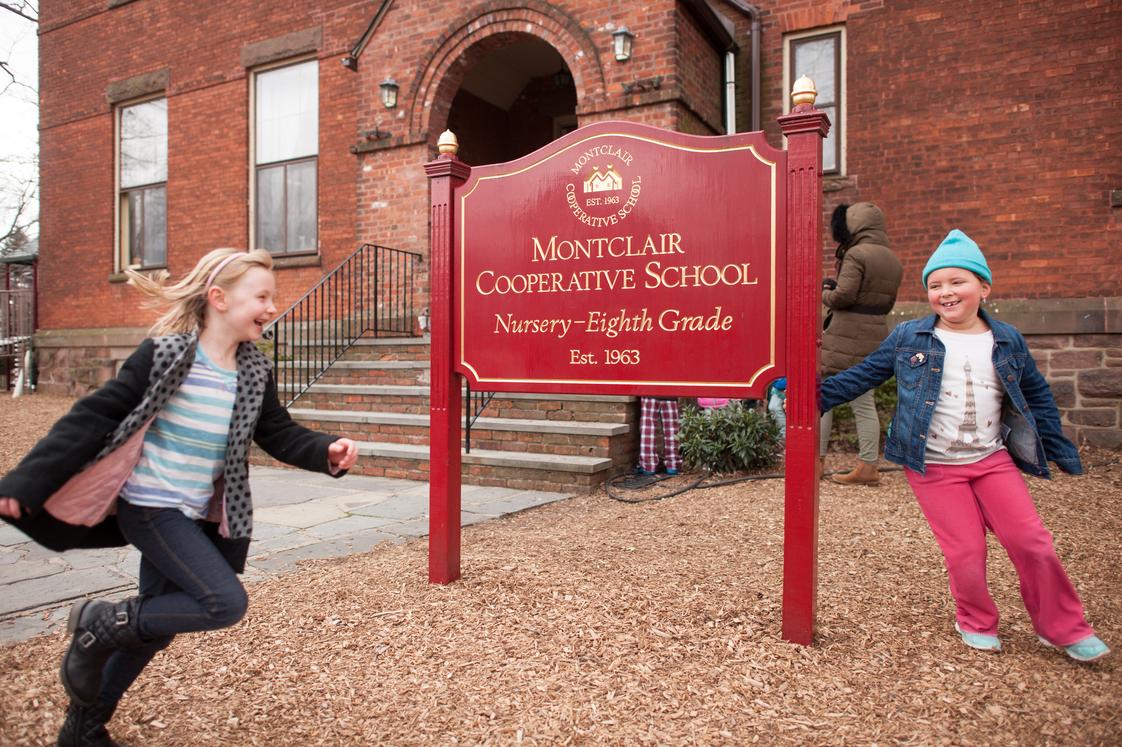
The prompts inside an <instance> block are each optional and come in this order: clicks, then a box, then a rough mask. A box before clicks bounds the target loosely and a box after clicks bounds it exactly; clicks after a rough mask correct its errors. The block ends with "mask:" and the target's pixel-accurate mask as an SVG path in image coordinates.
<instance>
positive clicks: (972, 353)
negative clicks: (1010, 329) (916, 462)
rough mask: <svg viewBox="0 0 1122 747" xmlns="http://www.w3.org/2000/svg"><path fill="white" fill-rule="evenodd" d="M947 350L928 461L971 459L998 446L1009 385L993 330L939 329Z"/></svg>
mask: <svg viewBox="0 0 1122 747" xmlns="http://www.w3.org/2000/svg"><path fill="white" fill-rule="evenodd" d="M935 336H936V337H938V338H939V340H940V342H942V343H943V347H945V348H946V350H947V354H946V357H945V358H944V359H943V380H942V386H941V387H940V390H939V399H938V400H936V402H935V414H934V415H933V416H932V417H931V425H930V426H929V429H928V431H927V447H926V456H925V461H926V462H927V463H928V464H971V463H973V462H978V461H981V460H983V459H985V458H986V457H988V456H989V455H990V454H992V453H994V452H995V451H997V450H998V449H1001V448H1004V447H1003V445H1002V442H1001V399H1002V397H1003V396H1004V392H1005V390H1004V389H1002V388H1001V382H1000V381H999V380H998V378H997V371H996V370H995V369H994V367H993V332H986V333H985V334H981V335H967V334H963V333H961V332H948V331H947V330H945V329H938V328H936V329H935Z"/></svg>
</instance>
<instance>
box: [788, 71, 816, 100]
mask: <svg viewBox="0 0 1122 747" xmlns="http://www.w3.org/2000/svg"><path fill="white" fill-rule="evenodd" d="M816 98H818V89H817V88H815V87H814V81H813V80H811V79H810V78H809V77H807V76H806V75H803V76H800V77H799V79H798V80H796V81H795V85H794V86H793V87H792V88H791V102H792V103H793V104H794V105H795V106H800V105H802V104H807V105H809V106H814V100H815V99H816Z"/></svg>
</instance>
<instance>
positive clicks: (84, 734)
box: [58, 701, 122, 747]
mask: <svg viewBox="0 0 1122 747" xmlns="http://www.w3.org/2000/svg"><path fill="white" fill-rule="evenodd" d="M115 710H117V704H116V703H114V704H113V705H104V704H103V703H98V704H96V705H93V706H90V707H86V706H80V705H78V704H77V703H75V702H74V701H70V707H69V708H67V709H66V720H65V721H63V722H62V730H61V731H59V733H58V747H122V745H121V744H119V743H118V742H114V741H113V740H112V738H110V736H109V732H107V731H106V730H105V725H106V724H108V723H109V719H111V718H113V712H114V711H115Z"/></svg>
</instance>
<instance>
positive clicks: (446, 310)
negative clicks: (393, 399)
mask: <svg viewBox="0 0 1122 747" xmlns="http://www.w3.org/2000/svg"><path fill="white" fill-rule="evenodd" d="M437 147H438V148H439V150H440V155H439V156H438V157H437V159H436V160H435V161H432V162H430V163H427V164H425V173H426V174H427V175H428V177H429V190H430V192H429V194H430V202H431V208H432V212H431V213H430V216H429V217H430V229H429V230H430V234H431V237H432V238H431V244H430V259H429V293H430V300H431V304H432V311H431V312H430V313H431V315H432V319H431V321H430V324H431V327H430V329H431V339H430V347H429V355H430V360H431V365H432V373H431V384H430V389H429V581H430V582H431V583H434V584H448V583H451V582H453V581H455V580H456V579H458V578H459V577H460V484H461V477H460V417H461V403H462V401H463V394H462V391H461V386H462V384H461V382H460V376H459V374H457V373H456V372H455V371H453V370H452V335H453V328H452V309H453V299H454V286H453V273H452V239H453V235H454V230H453V224H454V219H455V200H454V199H453V198H454V196H455V193H456V187H458V186H460V185H461V184H463V183H464V180H465V179H467V178H468V175H469V174H470V173H471V169H470V168H469V167H468V166H467V165H466V164H465V163H464V162H463V161H461V160H460V159H458V158H456V150H457V149H458V144H457V143H456V138H455V136H454V135H452V133H451V132H445V133H444V134H443V135H442V136H441V137H440V142H439V143H438V146H437Z"/></svg>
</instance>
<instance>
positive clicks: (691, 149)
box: [457, 132, 778, 388]
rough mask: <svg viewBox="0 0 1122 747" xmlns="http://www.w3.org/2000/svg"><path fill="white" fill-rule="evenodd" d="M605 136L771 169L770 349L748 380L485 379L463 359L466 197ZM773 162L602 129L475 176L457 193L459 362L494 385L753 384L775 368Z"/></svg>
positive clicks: (733, 148) (480, 380)
mask: <svg viewBox="0 0 1122 747" xmlns="http://www.w3.org/2000/svg"><path fill="white" fill-rule="evenodd" d="M608 137H617V138H627V139H629V140H638V141H641V142H645V143H651V144H653V145H661V146H664V147H668V148H673V149H675V150H682V151H689V152H693V153H722V152H736V151H742V150H746V151H748V152H750V153H751V154H752V155H753V156H755V158H756V160H758V161H759V162H760V163H762V164H764V165H765V166H767V167H768V168H769V169H770V170H771V318H770V337H769V346H770V347H769V351H768V354H769V360H768V361H767V363H765V364H764V365H763V366H761V367H760V368H759V369H758V370H756V371H755V373H753V374H752V375H751V376H750V377H749V379H748V381H747V382H743V381H704V382H702V381H650V380H627V381H621V380H618V379H611V380H600V379H488V378H483V377H481V376H480V375H479V372H478V371H476V370H475V367H474V366H472V365H471V364H470V363H468V362H467V360H466V359H465V357H464V299H465V298H466V288H465V287H464V280H465V274H466V273H465V271H464V255H465V254H466V246H467V225H466V223H465V215H466V212H467V198H468V197H470V196H471V194H472V192H475V190H476V189H477V188H478V187H479V185H480V184H482V183H483V182H485V181H490V180H492V179H505V178H507V177H510V176H517V175H519V174H522V173H525V172H527V171H529V170H530V169H533V168H537V167H538V166H540V165H542V164H543V163H546V162H547V161H549V160H551V159H553V158H556V157H558V156H560V155H562V154H563V153H566V152H568V151H570V150H572V149H573V148H576V147H577V146H580V145H583V144H584V143H587V142H589V141H591V140H597V139H602V138H608ZM776 165H777V163H776V162H775V161H771V160H768V159H767V158H764V157H763V156H762V155H760V152H759V151H757V150H756V146H755V144H753V143H748V144H746V145H736V146H727V147H721V148H699V147H692V146H687V145H679V144H677V143H668V142H665V141H663V140H656V139H654V138H650V137H644V136H642V135H632V134H626V133H620V132H602V133H597V134H595V135H589V136H588V137H586V138H584V139H582V140H577V141H576V142H574V143H571V144H569V145H568V146H566V147H564V148H562V149H561V150H559V151H557V152H556V153H551V154H550V155H548V156H546V157H545V158H542V159H541V160H539V161H534V162H533V163H531V164H528V165H527V166H523V167H522V168H520V169H518V170H517V171H511V172H509V173H506V174H494V175H492V176H481V177H478V178H477V179H476V181H475V184H473V185H472V186H471V190H470V191H468V192H467V193H465V194H462V195H460V196H459V197H460V215H459V218H460V241H459V248H458V252H457V253H458V255H459V257H458V259H459V263H460V273H459V274H460V339H459V348H460V351H459V352H460V355H459V358H460V365H461V366H463V367H464V368H465V369H467V370H468V371H471V373H472V375H473V376H474V377H475V380H476V382H478V383H480V384H483V383H494V384H584V385H602V386H626V385H632V386H634V385H644V386H679V387H687V386H694V387H714V388H716V387H728V386H752V385H753V384H755V383H756V380H757V379H758V378H759V377H760V375H761V374H763V373H765V372H767V371H770V370H771V369H773V368H775V367H776V366H775V321H776V319H775V304H776V293H777V288H776V287H775V274H776V269H775V268H776V245H775V242H776V221H777V220H778V216H777V215H776V187H777V183H778V182H777V169H776Z"/></svg>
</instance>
